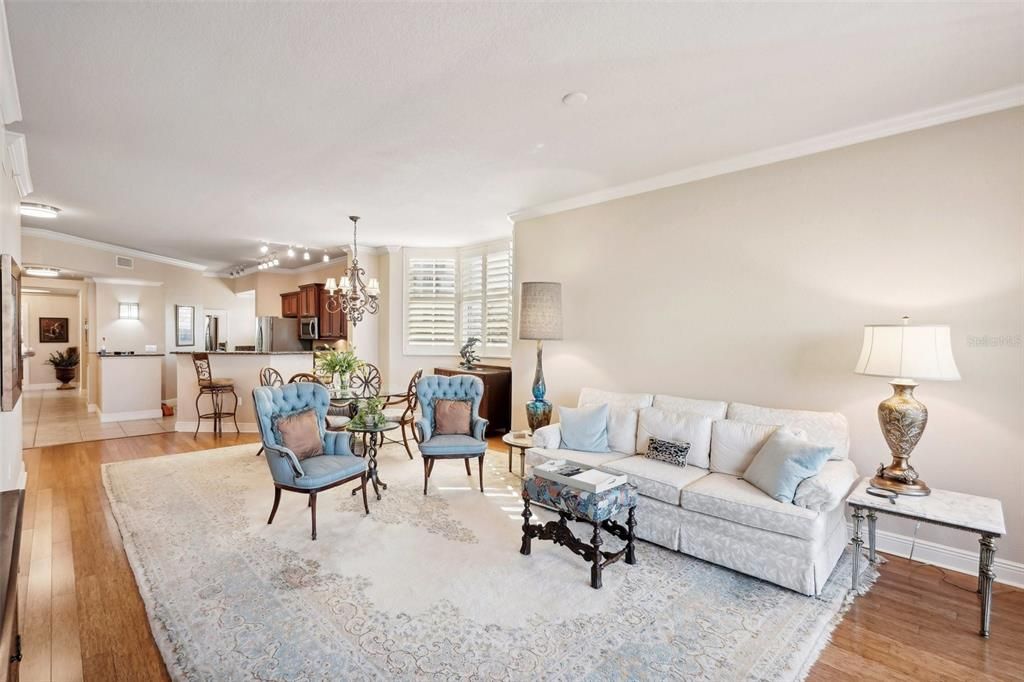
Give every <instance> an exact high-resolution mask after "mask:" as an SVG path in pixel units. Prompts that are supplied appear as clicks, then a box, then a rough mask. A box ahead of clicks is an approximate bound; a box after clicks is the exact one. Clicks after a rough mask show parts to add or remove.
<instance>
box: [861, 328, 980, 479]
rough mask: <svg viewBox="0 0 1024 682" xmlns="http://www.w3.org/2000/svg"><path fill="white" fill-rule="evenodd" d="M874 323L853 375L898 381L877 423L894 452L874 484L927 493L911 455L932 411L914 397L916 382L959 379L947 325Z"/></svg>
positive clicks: (895, 382) (865, 339)
mask: <svg viewBox="0 0 1024 682" xmlns="http://www.w3.org/2000/svg"><path fill="white" fill-rule="evenodd" d="M909 322H910V318H909V317H904V318H903V324H871V325H867V326H865V327H864V346H863V347H862V349H861V351H860V359H859V360H858V361H857V367H856V368H855V369H854V371H855V372H856V373H857V374H866V375H869V376H883V377H895V378H893V379H892V380H891V381H890V382H889V385H890V386H892V395H891V396H890V397H889V398H887V399H886V400H883V401H882V402H881V403H880V404H879V405H878V423H879V425H880V426H881V427H882V435H883V436H885V442H886V443H888V445H889V450H890V451H891V452H892V462H891V463H890V464H889V465H888V466H886V465H884V464H883V465H880V466H879V467H878V471H877V472H876V474H875V477H874V478H872V479H871V485H872V486H873V487H875V488H881V489H883V490H888V491H890V492H894V493H898V494H900V495H928V494H929V493H930V492H931V490H930V489H929V488H928V486H927V485H926V484H925V482H924V481H922V480H921V479H920V478H919V477H918V474H917V471H915V470H914V467H912V466H911V465H910V453H911V452H912V451H913V450H914V447H915V446H916V445H917V442H918V441H919V440H921V435H922V434H923V433H924V427H925V426H927V424H928V408H926V407H925V406H924V405H923V404H922V403H920V402H919V401H918V400H917V399H916V398H914V388H915V387H916V386H917V382H916V381H915V379H933V380H938V381H957V380H959V379H960V372H959V371H957V368H956V362H955V361H954V360H953V348H952V345H951V342H950V336H949V327H948V326H947V325H943V324H922V325H911V324H909Z"/></svg>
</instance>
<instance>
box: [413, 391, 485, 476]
mask: <svg viewBox="0 0 1024 682" xmlns="http://www.w3.org/2000/svg"><path fill="white" fill-rule="evenodd" d="M483 395H484V382H483V381H481V380H480V377H474V376H470V375H468V374H459V375H456V376H453V377H445V376H427V377H423V378H422V379H420V380H419V381H418V382H417V383H416V396H417V400H418V401H419V404H420V417H419V418H418V419H416V421H415V422H414V423H415V427H416V431H417V438H416V442H417V444H418V445H419V449H420V455H421V456H422V457H423V494H424V495H426V494H427V482H428V481H429V480H430V474H431V472H432V471H433V470H434V462H435V461H437V460H438V459H461V460H463V461H464V462H465V464H466V475H467V476H472V475H473V473H472V472H471V471H470V468H469V460H470V459H474V458H475V459H477V462H478V467H479V471H480V492H483V491H484V453H485V452H487V439H486V438H485V437H484V433H485V432H486V431H487V420H486V419H484V418H482V417H481V416H480V400H481V399H482V398H483ZM435 400H468V401H470V402H471V406H470V432H471V435H470V434H436V435H435V434H434V401H435Z"/></svg>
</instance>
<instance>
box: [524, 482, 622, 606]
mask: <svg viewBox="0 0 1024 682" xmlns="http://www.w3.org/2000/svg"><path fill="white" fill-rule="evenodd" d="M636 500H637V492H636V488H634V487H633V486H631V485H629V484H623V485H619V486H616V487H614V488H611V489H609V490H605V491H603V492H599V493H592V492H589V491H586V490H581V489H579V488H574V487H573V486H571V485H566V484H563V483H558V482H555V481H550V480H548V479H546V478H541V477H540V476H531V477H528V478H526V479H525V480H524V481H523V543H522V545H521V546H520V548H519V553H520V554H524V555H527V556H529V554H530V549H531V541H532V540H533V538H538V539H540V540H551V541H552V542H554V543H555V544H556V545H562V546H564V547H568V548H569V549H570V550H572V552H573V553H575V554H578V555H579V556H581V557H583V560H584V561H586V562H588V563H589V564H590V586H591V587H593V588H594V589H600V588H601V571H602V570H603V569H604V567H605V566H607V565H609V564H613V563H615V562H616V561H618V560H619V559H622V558H625V560H626V563H627V564H635V563H636V550H635V548H634V544H635V540H636V538H635V536H634V532H633V531H634V530H635V528H636ZM531 502H536V503H538V504H542V505H544V506H546V507H550V508H552V509H554V510H555V511H557V512H558V521H548V522H547V523H545V524H543V525H542V524H536V523H530V517H531V516H533V513H532V512H531V511H530V503H531ZM624 510H629V511H628V514H627V517H626V525H625V526H623V525H622V524H621V523H618V522H616V521H614V520H613V517H614V516H617V515H618V514H619V513H620V512H622V511H624ZM569 521H580V522H582V523H589V524H590V525H591V526H593V528H594V534H593V536H592V537H591V538H590V542H589V543H587V542H584V541H582V540H580V539H579V538H577V537H576V536H575V535H574V534H573V532H572V530H571V529H570V528H569V525H568V522H569ZM602 530H605V531H607V532H609V533H611V534H612V535H614V536H615V537H617V538H619V539H620V540H625V541H626V546H625V547H623V548H622V549H621V550H619V551H617V552H605V551H602V550H601V545H602V544H603V542H602V540H601V531H602Z"/></svg>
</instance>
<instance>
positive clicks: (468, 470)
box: [462, 457, 473, 476]
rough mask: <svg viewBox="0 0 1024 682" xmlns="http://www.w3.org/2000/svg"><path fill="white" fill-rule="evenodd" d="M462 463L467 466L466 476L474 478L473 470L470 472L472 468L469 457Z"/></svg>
mask: <svg viewBox="0 0 1024 682" xmlns="http://www.w3.org/2000/svg"><path fill="white" fill-rule="evenodd" d="M462 461H463V463H464V464H465V465H466V475H467V476H472V475H473V472H472V470H470V468H469V457H467V458H466V459H464V460H462Z"/></svg>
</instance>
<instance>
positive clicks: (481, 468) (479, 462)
mask: <svg viewBox="0 0 1024 682" xmlns="http://www.w3.org/2000/svg"><path fill="white" fill-rule="evenodd" d="M466 462H467V463H468V462H469V460H468V459H467V460H466ZM477 470H478V471H479V472H480V492H483V491H484V456H483V455H480V459H478V460H477Z"/></svg>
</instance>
